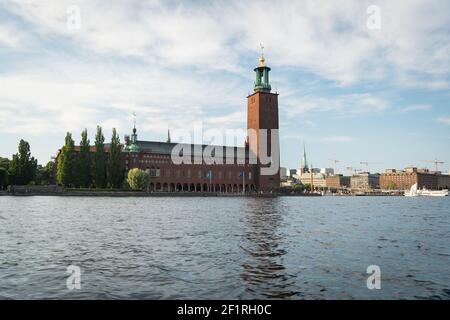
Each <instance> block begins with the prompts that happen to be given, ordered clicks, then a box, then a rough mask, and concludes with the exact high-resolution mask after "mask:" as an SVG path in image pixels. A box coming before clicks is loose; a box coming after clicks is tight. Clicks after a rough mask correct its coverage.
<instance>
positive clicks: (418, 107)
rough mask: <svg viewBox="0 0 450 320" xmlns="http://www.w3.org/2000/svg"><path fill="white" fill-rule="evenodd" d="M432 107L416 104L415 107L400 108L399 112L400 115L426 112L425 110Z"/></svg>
mask: <svg viewBox="0 0 450 320" xmlns="http://www.w3.org/2000/svg"><path fill="white" fill-rule="evenodd" d="M432 108H433V106H432V105H430V104H417V105H412V106H408V107H405V108H401V109H400V110H399V112H400V113H409V112H414V111H426V110H430V109H432Z"/></svg>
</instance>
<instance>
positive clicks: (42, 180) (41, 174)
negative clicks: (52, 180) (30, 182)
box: [34, 164, 48, 185]
mask: <svg viewBox="0 0 450 320" xmlns="http://www.w3.org/2000/svg"><path fill="white" fill-rule="evenodd" d="M34 183H35V184H37V185H42V184H48V180H47V174H46V171H45V167H43V166H42V165H40V164H39V165H38V166H37V168H36V179H35V180H34Z"/></svg>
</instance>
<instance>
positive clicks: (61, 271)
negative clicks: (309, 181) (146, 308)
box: [0, 196, 450, 299]
mask: <svg viewBox="0 0 450 320" xmlns="http://www.w3.org/2000/svg"><path fill="white" fill-rule="evenodd" d="M449 205H450V198H445V199H423V198H421V199H414V198H410V199H407V198H403V197H321V198H298V197H280V198H273V199H263V198H209V197H208V198H189V197H180V198H157V197H155V198H78V197H70V198H66V197H9V196H1V197H0V299H42V298H45V299H60V298H63V299H118V298H122V299H300V298H305V299H450V273H449V272H448V271H449V267H448V266H449V265H450V232H449V230H450V215H449V214H448V208H449V207H450V206H449ZM69 265H76V266H79V267H80V268H81V289H80V290H72V291H71V290H68V289H67V286H66V280H67V277H68V274H67V273H66V269H67V267H68V266H69ZM369 265H378V266H379V267H380V268H381V273H382V275H381V279H382V283H381V287H382V289H381V290H368V289H367V287H366V280H367V277H368V275H367V274H366V270H367V267H368V266H369Z"/></svg>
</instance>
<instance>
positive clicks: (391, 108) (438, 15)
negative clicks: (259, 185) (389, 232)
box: [0, 0, 450, 172]
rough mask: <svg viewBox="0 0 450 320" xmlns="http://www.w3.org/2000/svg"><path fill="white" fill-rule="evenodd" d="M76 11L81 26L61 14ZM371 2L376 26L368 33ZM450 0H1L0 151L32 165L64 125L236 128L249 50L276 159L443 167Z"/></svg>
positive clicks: (242, 112) (449, 162)
mask: <svg viewBox="0 0 450 320" xmlns="http://www.w3.org/2000/svg"><path fill="white" fill-rule="evenodd" d="M70 5H76V6H78V8H79V9H80V22H81V25H80V26H81V27H80V29H75V30H72V29H70V28H68V27H67V19H68V18H70V13H69V14H68V13H67V8H68V7H69V6H70ZM370 5H377V6H378V7H379V8H380V18H381V25H380V29H370V28H368V27H367V20H368V19H369V18H370V16H371V14H370V13H369V14H368V13H367V8H368V7H369V6H370ZM449 26H450V2H449V1H446V0H442V1H418V0H410V1H350V0H343V1H277V2H275V1H248V2H247V1H245V2H242V1H211V2H204V1H192V2H187V1H183V2H177V1H77V0H75V1H73V0H71V1H5V0H0V156H3V157H5V156H6V157H11V155H12V154H13V153H15V152H16V148H17V144H18V140H19V139H21V138H23V139H25V140H27V141H29V142H30V144H31V148H32V153H33V154H34V155H35V156H37V158H38V159H39V161H40V162H41V163H45V162H46V161H48V160H49V159H50V157H51V156H54V155H55V153H56V151H57V149H58V148H59V147H60V146H61V145H62V144H63V142H64V135H65V132H66V131H71V132H72V133H73V135H74V137H75V138H76V140H77V141H78V140H79V136H80V132H81V130H82V129H83V128H85V127H86V128H88V131H89V133H90V136H91V141H92V140H93V136H94V129H95V126H96V125H97V124H101V125H102V126H103V128H104V130H105V131H106V136H107V139H109V136H110V132H111V129H112V128H113V127H115V128H117V130H118V132H119V133H120V134H121V136H122V139H123V135H124V134H126V133H129V131H130V129H131V125H132V120H131V113H132V112H133V111H134V112H136V113H137V115H138V119H137V121H138V130H139V138H140V139H146V140H165V138H166V134H167V128H168V127H170V128H171V129H172V130H175V129H177V128H184V129H185V128H188V129H189V128H190V127H191V126H192V123H193V122H195V121H203V127H204V129H210V128H214V129H225V128H245V126H246V96H247V94H248V93H249V92H251V91H252V87H253V81H254V73H253V68H254V66H255V65H256V63H257V59H258V56H259V50H260V49H259V45H260V43H263V44H264V46H265V56H266V61H267V64H268V65H269V66H270V67H271V68H272V72H271V84H272V88H273V89H276V90H277V91H278V92H279V93H280V97H279V103H280V119H281V123H280V125H281V127H280V128H281V129H280V135H281V164H282V166H286V167H289V168H298V166H299V161H300V154H301V151H302V148H303V142H305V143H306V148H307V152H308V157H309V158H310V159H309V160H310V161H312V163H313V164H314V166H317V167H325V166H326V167H331V166H332V163H331V161H330V160H329V159H339V160H340V163H339V164H338V167H339V170H340V171H341V172H342V171H344V170H345V167H348V166H352V167H356V168H363V166H361V165H360V162H361V161H371V162H378V163H376V164H373V165H371V166H370V169H371V171H383V170H384V168H403V167H405V166H407V165H410V164H412V165H416V166H419V167H429V168H432V165H431V164H428V163H425V162H422V161H421V160H427V159H434V158H439V159H441V160H443V161H445V162H446V164H445V165H444V166H443V169H444V170H446V171H447V170H449V169H450V148H449V144H450V108H449V101H450V90H449V89H450V27H449Z"/></svg>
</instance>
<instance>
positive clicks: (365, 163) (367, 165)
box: [360, 161, 381, 173]
mask: <svg viewBox="0 0 450 320" xmlns="http://www.w3.org/2000/svg"><path fill="white" fill-rule="evenodd" d="M380 163H381V162H369V161H361V162H360V164H363V165H365V166H366V172H367V173H369V164H380Z"/></svg>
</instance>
